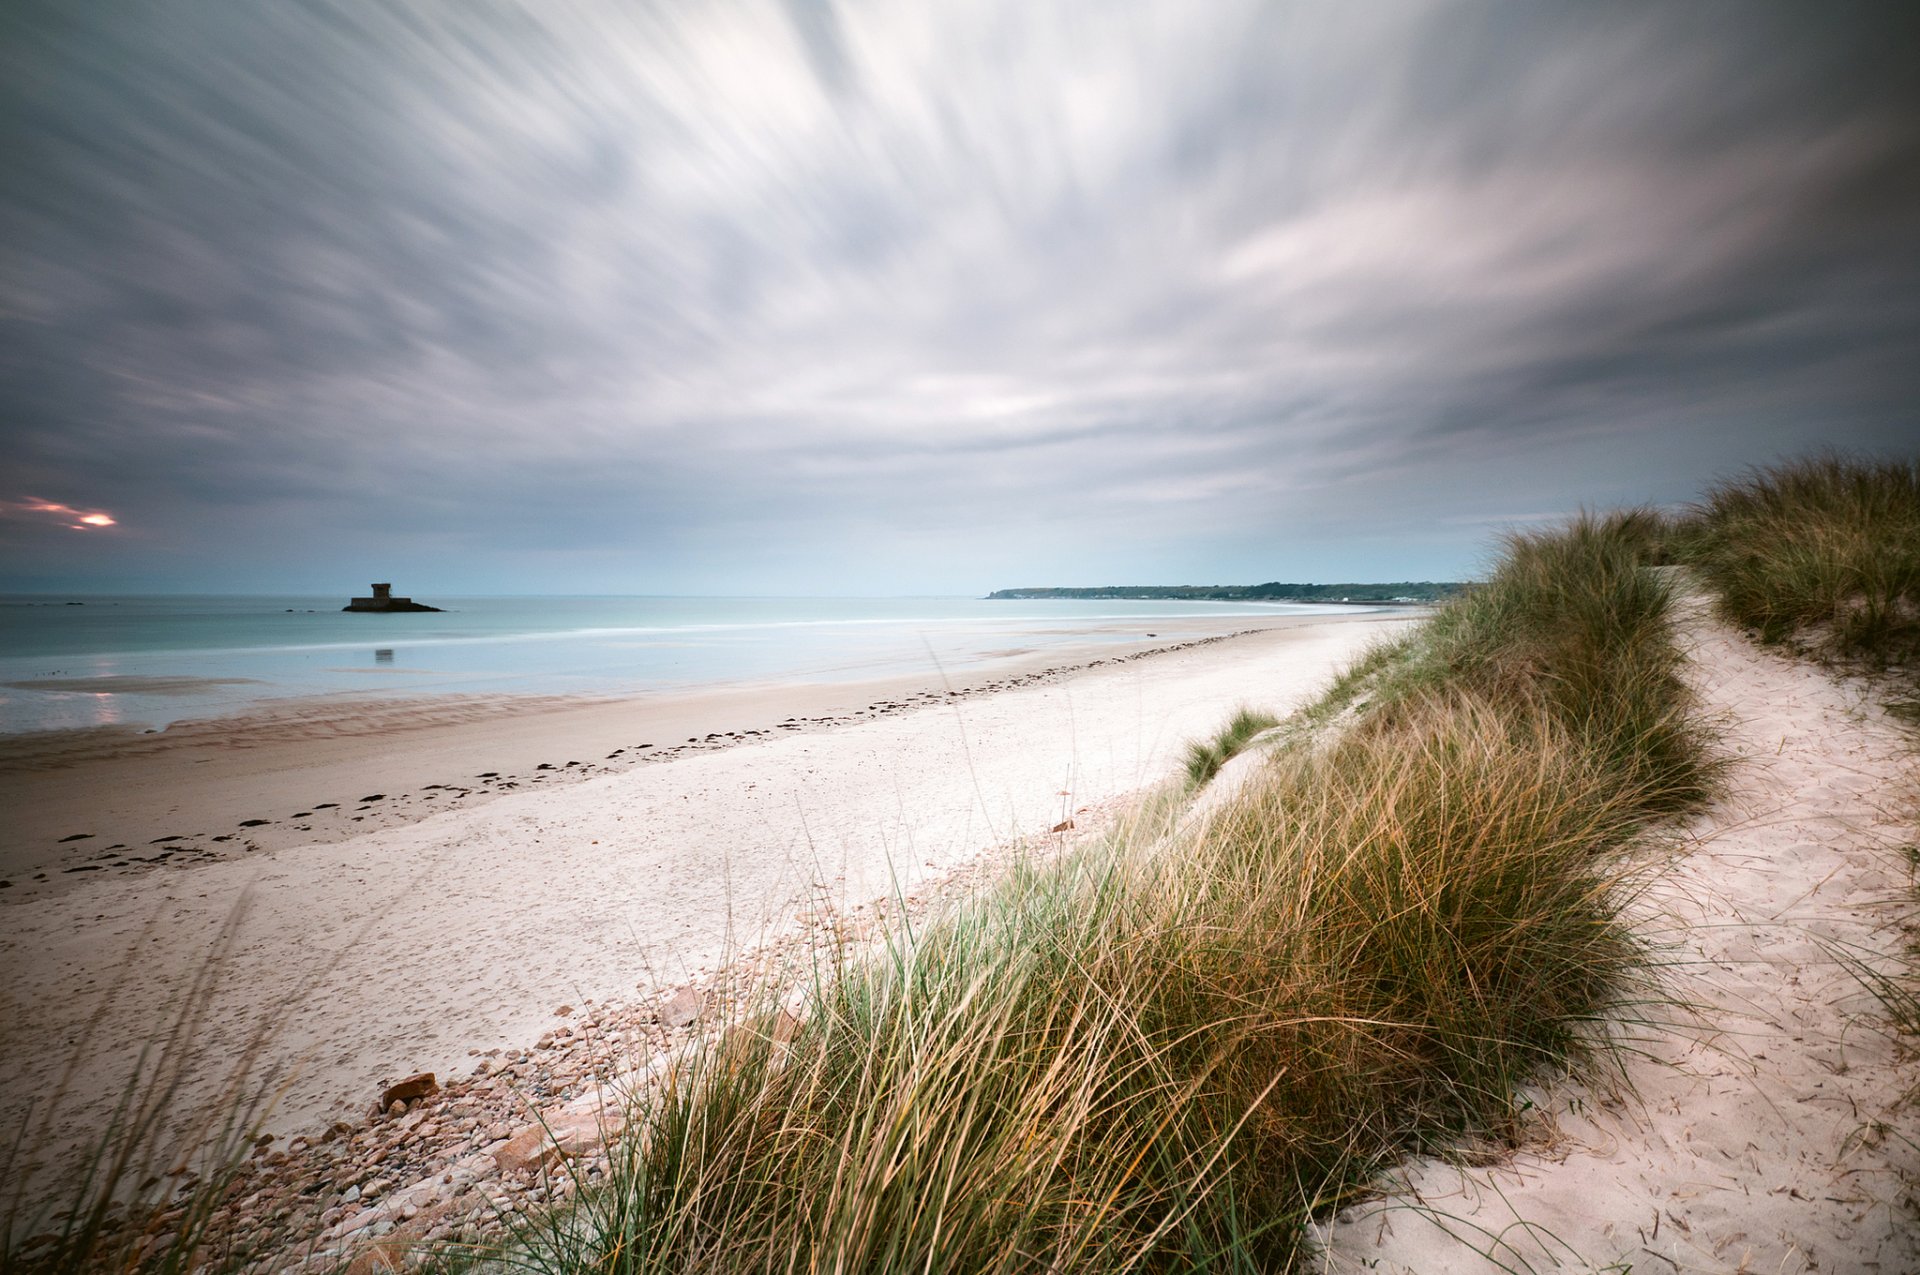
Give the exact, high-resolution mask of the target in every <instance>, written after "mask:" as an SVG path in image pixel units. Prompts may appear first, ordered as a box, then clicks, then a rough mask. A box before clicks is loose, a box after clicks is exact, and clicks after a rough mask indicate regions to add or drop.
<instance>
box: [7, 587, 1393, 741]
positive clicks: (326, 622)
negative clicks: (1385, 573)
mask: <svg viewBox="0 0 1920 1275" xmlns="http://www.w3.org/2000/svg"><path fill="white" fill-rule="evenodd" d="M423 600H425V599H423ZM432 602H433V603H434V604H435V605H437V606H442V607H444V608H445V609H444V610H443V611H441V612H439V613H434V614H429V613H409V614H361V613H347V612H343V611H342V610H341V607H342V605H343V603H344V599H342V598H339V597H325V598H323V597H231V596H227V597H188V596H166V597H132V596H127V597H98V596H61V597H41V596H20V595H12V596H3V595H0V734H17V733H21V732H26V731H39V730H54V729H70V728H77V727H87V726H107V725H139V726H148V727H156V728H157V727H164V726H165V725H167V724H168V723H169V722H173V721H179V720H183V719H189V718H192V719H199V718H208V717H219V716H226V715H231V714H236V713H244V712H247V711H250V710H254V709H257V708H260V707H262V706H265V705H270V704H273V703H274V702H276V701H284V700H288V699H294V698H299V697H310V696H342V697H352V698H356V699H366V698H385V697H409V696H423V695H449V694H466V695H579V696H616V695H631V694H636V693H645V692H651V691H661V690H669V691H670V690H682V689H695V688H702V689H706V688H718V687H728V686H752V685H763V684H769V683H780V682H794V681H809V682H830V681H852V680H864V679H867V678H875V677H885V676H890V675H894V674H899V673H938V672H941V671H944V672H947V673H957V672H975V671H978V670H979V669H980V668H982V667H983V666H985V667H990V666H992V665H994V664H996V663H1004V662H1006V661H1009V660H1011V659H1013V658H1016V657H1019V656H1025V655H1028V654H1031V653H1034V652H1040V653H1043V654H1044V652H1045V651H1046V650H1047V649H1049V648H1055V647H1058V648H1065V647H1069V646H1073V647H1080V646H1087V645H1094V646H1099V645H1104V644H1109V643H1112V644H1118V643H1123V642H1139V641H1141V640H1142V638H1143V637H1144V636H1145V635H1146V634H1147V633H1149V632H1151V631H1152V630H1153V625H1154V623H1155V622H1167V621H1175V620H1178V621H1184V622H1188V623H1184V624H1182V625H1181V626H1180V629H1181V632H1180V634H1179V636H1181V637H1189V636H1199V635H1201V634H1202V633H1204V632H1209V631H1215V630H1217V631H1218V632H1223V633H1224V632H1231V631H1233V630H1235V629H1236V628H1243V627H1247V624H1246V622H1247V621H1248V620H1250V619H1254V618H1271V617H1273V616H1276V615H1298V614H1315V615H1326V614H1329V613H1331V612H1340V611H1350V612H1360V611H1373V610H1380V609H1381V608H1377V607H1364V606H1351V607H1341V606H1327V605H1320V604H1314V605H1305V604H1295V603H1260V602H1192V601H1165V602H1160V601H1101V600H1079V599H1045V600H1033V601H1006V600H998V599H993V600H989V599H984V598H964V597H924V598H724V597H475V598H434V599H432ZM1194 621H1198V622H1200V623H1199V624H1198V625H1197V626H1196V625H1195V624H1193V623H1191V622H1194ZM1196 629H1197V630H1198V632H1196V631H1195V630H1196Z"/></svg>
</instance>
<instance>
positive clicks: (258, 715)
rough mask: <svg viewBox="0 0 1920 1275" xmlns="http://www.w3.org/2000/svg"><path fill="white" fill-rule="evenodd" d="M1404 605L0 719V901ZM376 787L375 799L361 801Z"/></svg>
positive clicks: (1370, 618) (344, 832)
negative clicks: (824, 656) (629, 674)
mask: <svg viewBox="0 0 1920 1275" xmlns="http://www.w3.org/2000/svg"><path fill="white" fill-rule="evenodd" d="M1411 614H1416V613H1408V615H1402V614H1399V613H1394V614H1388V615H1382V614H1378V613H1375V614H1354V615H1344V614H1343V615H1337V616H1335V615H1328V616H1292V615H1290V616H1276V617H1273V618H1272V619H1270V620H1267V621H1265V622H1263V623H1259V624H1250V625H1246V626H1244V627H1241V628H1238V629H1235V630H1233V631H1231V632H1228V633H1220V632H1218V631H1217V630H1218V625H1217V623H1213V622H1207V621H1200V620H1190V619H1182V618H1175V619H1169V620H1167V621H1165V622H1164V623H1157V624H1156V629H1155V631H1154V633H1153V634H1152V635H1150V636H1147V637H1143V638H1142V639H1141V640H1139V641H1135V642H1127V643H1113V642H1105V643H1084V644H1077V645H1074V646H1071V647H1057V648H1049V649H1047V650H1044V651H1025V652H1008V653H1007V654H1006V655H1005V656H1004V657H1003V658H1002V659H1000V660H998V661H996V662H995V663H993V664H992V665H983V666H976V667H971V668H968V669H965V670H961V671H958V672H956V673H955V674H954V675H953V676H952V677H951V679H949V678H947V677H944V676H943V675H942V672H941V670H939V669H937V668H936V669H931V670H928V671H926V672H923V673H914V674H897V675H893V676H887V677H879V678H868V679H861V680H856V681H845V682H785V683H767V684H758V685H747V686H738V687H724V688H700V689H695V690H691V691H681V690H664V691H661V692H658V693H654V694H647V695H639V696H608V697H587V696H559V695H469V694H448V695H438V696H419V697H396V698H380V699H371V700H369V699H361V698H355V697H352V696H313V697H309V698H306V699H302V700H297V701H289V702H287V703H286V704H284V705H282V706H271V707H268V708H265V709H263V710H260V711H255V712H249V713H245V714H240V715H235V716H226V717H207V718H199V719H194V720H191V721H182V722H176V723H174V724H172V725H171V726H169V727H167V728H166V729H164V730H146V729H142V728H141V727H140V726H138V725H132V726H107V727H88V728H81V729H75V730H50V731H34V732H28V733H21V734H14V735H4V736H0V807H5V808H7V809H9V810H10V811H12V812H14V813H13V815H12V818H11V823H12V832H11V835H10V836H9V837H8V838H7V839H6V840H5V842H4V843H0V881H5V882H7V885H5V886H0V906H5V905H6V904H9V903H13V902H18V901H21V900H24V899H26V898H28V897H33V896H40V895H47V894H57V893H60V892H61V891H62V890H63V889H64V888H66V887H69V886H71V885H72V884H73V883H74V881H75V879H76V878H77V877H82V876H90V875H95V874H98V875H100V876H113V875H117V874H123V873H142V872H148V871H152V870H153V869H155V868H157V867H160V866H165V865H173V864H176V863H185V862H195V863H212V862H223V861H230V860H234V859H240V858H244V857H247V856H257V855H260V854H273V853H276V852H279V851H282V850H286V849H290V848H294V847H298V846H303V845H313V844H326V843H331V842H337V841H341V840H344V839H346V838H349V837H353V836H358V835H361V834H363V833H367V832H372V831H376V830H378V829H381V828H389V827H395V826H401V825H406V824H411V823H414V822H417V821H419V820H421V819H425V818H428V817H431V816H432V815H434V814H437V813H440V812H443V811H445V810H448V809H454V808H461V807H466V806H472V805H477V804H482V803H485V802H487V801H490V800H492V799H494V798H496V797H498V796H500V795H502V794H504V793H508V792H513V791H524V790H526V789H528V788H532V787H553V786H557V785H560V784H563V783H570V782H577V781H579V780H581V779H585V778H589V777H592V776H596V775H604V774H615V773H621V772H624V771H627V770H630V769H633V768H634V767H637V766H641V765H648V764H658V763H659V762H661V761H663V760H670V759H672V758H675V757H679V756H683V755H685V754H688V753H693V752H714V751H718V750H721V749H724V748H729V747H734V746H738V745H740V744H743V743H747V742H752V741H754V740H764V739H766V738H769V737H771V736H776V735H783V734H803V733H809V732H815V731H820V730H828V729H832V728H834V727H836V726H842V725H847V724H850V723H852V722H856V721H863V720H873V719H875V718H878V717H885V716H892V715H896V714H898V713H901V712H905V711H908V710H909V709H911V708H915V707H924V706H926V705H928V704H933V703H939V702H942V701H944V700H946V699H948V698H956V699H969V698H976V697H978V696H981V695H990V694H995V693H998V692H1001V691H1005V690H1010V689H1015V688H1018V687H1021V686H1030V685H1036V684H1041V683H1045V682H1048V681H1051V680H1057V679H1059V678H1063V677H1070V676H1072V675H1074V674H1076V673H1079V672H1084V671H1087V670H1090V669H1094V668H1099V667H1105V666H1108V665H1111V664H1115V663H1124V662H1129V661H1133V660H1139V659H1143V658H1147V657H1150V656H1158V655H1163V654H1169V653H1173V652H1178V651H1182V650H1186V649H1190V648H1192V647H1196V646H1200V645H1206V644H1211V643H1215V642H1220V641H1225V640H1229V639H1233V638H1238V637H1244V636H1247V635H1249V634H1255V633H1262V632H1271V631H1275V630H1296V629H1302V628H1315V627H1320V626H1324V625H1329V624H1343V623H1375V622H1378V621H1380V620H1382V619H1390V620H1391V619H1405V618H1408V616H1409V615H1411ZM1236 618H1237V617H1236ZM1183 629H1184V630H1185V632H1183ZM1194 634H1197V636H1195V635H1194ZM950 693H951V694H950ZM375 794H378V796H379V800H377V801H365V800H362V798H364V797H368V796H373V795H375Z"/></svg>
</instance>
